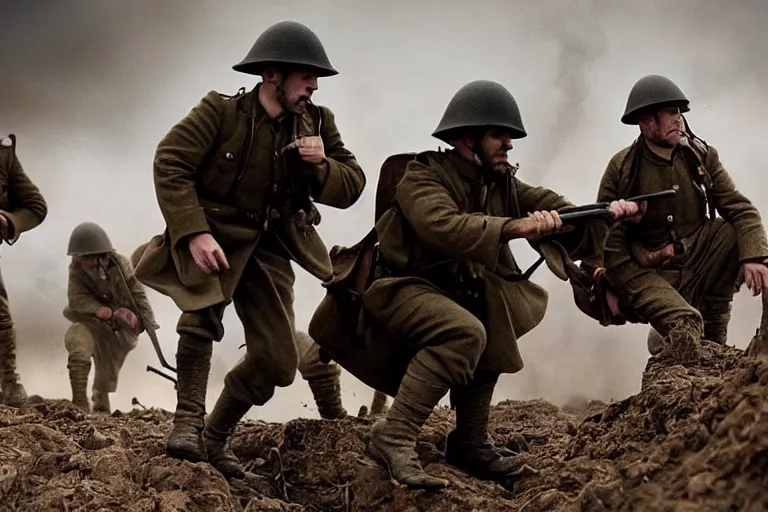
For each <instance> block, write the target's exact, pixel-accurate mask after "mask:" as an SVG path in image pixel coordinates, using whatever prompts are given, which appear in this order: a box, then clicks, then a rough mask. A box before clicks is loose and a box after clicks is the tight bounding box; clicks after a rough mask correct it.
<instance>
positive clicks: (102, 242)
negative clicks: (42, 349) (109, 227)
mask: <svg viewBox="0 0 768 512" xmlns="http://www.w3.org/2000/svg"><path fill="white" fill-rule="evenodd" d="M67 255H68V256H72V261H71V262H70V264H69V282H68V285H67V297H68V303H67V306H66V308H64V317H65V318H66V319H67V320H69V321H70V322H72V325H70V326H69V328H68V329H67V332H66V333H65V334H64V346H65V347H66V349H67V352H68V353H69V359H68V364H67V368H68V369H69V383H70V385H71V386H72V403H73V404H75V405H76V406H77V407H79V408H80V409H82V410H84V411H86V412H88V410H89V407H88V396H87V394H86V389H87V387H88V374H89V373H90V371H91V358H93V362H94V365H95V366H96V372H95V375H94V379H93V411H94V412H104V413H107V414H109V413H110V412H111V409H110V405H109V393H114V392H115V391H116V390H117V380H118V377H119V375H120V369H121V368H122V367H123V363H124V362H125V358H126V356H127V355H128V352H130V351H131V350H133V349H134V348H136V343H137V341H138V338H139V334H141V333H142V332H143V331H144V329H145V327H144V326H145V325H151V326H153V328H155V329H157V328H158V327H159V326H158V325H157V324H156V323H155V319H154V314H153V312H152V307H151V306H150V304H149V301H148V300H147V295H146V293H145V292H144V288H143V287H142V286H141V283H139V282H138V281H137V280H136V277H135V276H134V275H133V269H132V268H131V263H130V261H128V258H126V257H124V256H123V255H121V254H118V253H117V252H116V251H115V249H114V247H112V242H110V240H109V237H108V236H107V233H105V232H104V230H103V229H102V228H101V226H99V225H98V224H95V223H93V222H83V223H82V224H78V225H77V226H76V227H75V229H74V230H72V234H71V235H70V237H69V247H68V248H67Z"/></svg>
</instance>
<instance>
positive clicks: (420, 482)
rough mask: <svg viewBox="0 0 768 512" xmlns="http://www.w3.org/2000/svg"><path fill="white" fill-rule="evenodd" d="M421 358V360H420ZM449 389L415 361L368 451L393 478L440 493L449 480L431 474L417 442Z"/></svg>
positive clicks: (373, 434)
mask: <svg viewBox="0 0 768 512" xmlns="http://www.w3.org/2000/svg"><path fill="white" fill-rule="evenodd" d="M417 357H418V356H417ZM447 392H448V386H447V385H446V384H444V383H443V382H441V381H440V380H438V379H437V378H436V377H435V376H434V374H433V373H432V372H430V371H428V370H426V368H425V367H424V366H423V365H422V364H421V363H420V362H419V361H418V360H417V359H414V360H413V361H411V364H410V365H409V366H408V371H407V372H406V374H405V377H403V381H402V382H401V383H400V389H399V390H398V392H397V396H396V397H395V400H394V402H393V403H392V407H391V408H390V409H389V412H388V413H387V417H386V418H385V419H383V420H380V421H378V422H376V423H375V424H374V425H373V427H372V428H371V439H370V441H369V442H368V449H369V450H370V452H371V454H372V455H373V456H374V457H376V458H377V459H379V460H380V461H382V462H383V463H384V465H385V466H386V467H387V469H388V470H389V474H390V476H391V477H392V478H394V479H395V480H397V481H398V482H400V483H401V484H405V485H407V486H408V487H411V488H416V489H440V488H443V487H446V486H448V480H445V479H443V478H438V477H435V476H432V475H429V474H427V473H426V472H425V471H424V469H423V468H422V467H421V464H420V463H419V458H418V456H417V455H416V450H415V447H416V438H417V436H418V435H419V432H420V431H421V428H422V426H423V425H424V423H425V422H426V421H427V418H429V415H430V414H431V413H432V409H434V407H435V406H436V405H437V403H438V402H439V401H440V399H441V398H442V397H443V396H444V395H445V394H446V393H447Z"/></svg>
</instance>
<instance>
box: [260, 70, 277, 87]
mask: <svg viewBox="0 0 768 512" xmlns="http://www.w3.org/2000/svg"><path fill="white" fill-rule="evenodd" d="M261 78H262V80H264V82H265V83H272V84H278V83H280V79H281V78H282V75H281V73H280V70H278V69H277V68H275V67H266V68H264V71H263V72H262V73H261Z"/></svg>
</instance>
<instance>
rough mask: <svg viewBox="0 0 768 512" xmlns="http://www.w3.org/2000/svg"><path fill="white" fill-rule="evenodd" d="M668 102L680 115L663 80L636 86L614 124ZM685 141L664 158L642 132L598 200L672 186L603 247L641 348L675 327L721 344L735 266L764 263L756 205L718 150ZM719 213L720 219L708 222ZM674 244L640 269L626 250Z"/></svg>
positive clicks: (678, 94)
mask: <svg viewBox="0 0 768 512" xmlns="http://www.w3.org/2000/svg"><path fill="white" fill-rule="evenodd" d="M664 105H677V106H679V107H680V109H681V111H682V112H687V111H688V100H687V98H685V96H684V95H683V93H682V91H681V90H680V89H679V88H678V87H677V86H676V85H675V84H674V83H672V82H671V81H670V80H668V79H667V78H665V77H661V76H657V75H651V76H648V77H644V78H643V79H641V80H640V81H638V82H637V84H635V86H634V87H633V90H632V91H631V92H630V96H629V98H628V101H627V108H626V112H625V114H624V116H623V117H622V121H623V122H624V123H625V124H637V121H636V118H637V114H638V113H639V112H641V111H643V110H647V109H654V108H660V107H661V106H664ZM686 132H687V134H686V136H684V137H683V139H682V140H681V143H680V144H679V145H678V146H677V147H676V148H675V149H674V150H673V152H672V156H671V159H670V160H666V159H665V158H662V157H661V156H659V155H657V154H656V153H654V152H653V151H651V150H650V148H649V147H648V145H647V143H646V142H645V139H644V137H643V136H642V135H641V136H640V137H639V138H638V139H637V140H636V141H635V142H634V143H633V144H632V145H631V146H630V147H628V148H625V149H623V150H621V151H619V152H618V153H617V154H616V155H614V156H613V158H611V160H610V162H609V163H608V167H607V168H606V170H605V173H604V174H603V177H602V180H601V182H600V189H599V192H598V195H597V199H598V201H611V200H615V199H617V198H620V197H627V196H632V195H637V194H645V193H651V192H658V191H659V190H664V189H669V188H674V189H675V190H677V194H676V196H674V197H672V198H666V199H659V200H658V201H656V202H655V203H654V205H653V208H652V209H650V208H649V209H648V211H647V212H646V213H645V214H644V216H643V218H642V220H641V222H640V223H639V224H636V225H632V224H618V225H616V226H614V227H613V228H612V229H611V231H610V235H609V236H608V239H607V241H606V245H605V251H604V260H605V261H604V264H605V267H606V278H607V279H608V280H609V281H610V283H611V284H612V285H613V286H614V288H616V289H617V290H618V291H619V294H620V295H621V298H622V300H624V301H626V303H627V304H628V305H629V306H630V307H631V308H632V309H633V310H634V312H635V314H636V315H637V316H638V317H640V318H641V319H642V320H644V321H646V322H648V323H650V324H651V326H652V328H653V330H652V331H651V332H650V334H649V338H648V346H649V351H650V352H651V353H652V354H656V353H658V352H659V351H660V350H661V343H660V336H667V335H669V334H670V332H671V331H673V330H674V329H675V328H676V327H677V326H693V328H694V330H696V329H697V327H696V326H699V328H698V329H699V330H700V331H701V332H702V333H703V336H704V337H705V338H706V339H708V340H711V341H715V342H717V343H721V344H722V343H725V341H726V336H727V330H728V321H729V319H730V311H731V302H732V300H733V294H734V289H735V282H736V278H737V274H738V270H739V267H740V264H741V263H743V262H749V261H762V260H763V259H765V258H766V257H768V243H767V242H766V234H765V230H764V227H763V224H762V221H761V219H760V214H759V212H758V210H757V209H756V208H755V206H754V205H753V204H752V203H751V202H750V201H749V199H747V198H746V197H745V196H744V195H743V194H742V193H741V192H739V190H738V189H737V188H736V186H735V185H734V183H733V180H732V179H731V177H730V176H729V174H728V172H727V171H726V170H725V167H724V166H723V164H722V162H721V161H720V157H719V154H718V152H717V150H716V149H715V148H714V147H712V146H708V145H706V144H705V143H703V141H701V140H700V139H698V138H696V137H695V136H692V133H691V132H690V129H688V128H687V124H686ZM716 213H719V214H720V217H717V216H716ZM670 243H671V244H675V246H676V248H677V254H676V256H675V257H674V258H673V259H671V260H669V261H668V262H666V263H665V264H663V265H662V266H661V267H660V268H643V267H642V266H641V265H640V264H639V263H638V261H637V259H636V258H635V256H634V255H633V250H634V251H637V250H638V249H640V250H646V251H655V250H659V249H661V248H662V247H664V246H665V245H667V244H670Z"/></svg>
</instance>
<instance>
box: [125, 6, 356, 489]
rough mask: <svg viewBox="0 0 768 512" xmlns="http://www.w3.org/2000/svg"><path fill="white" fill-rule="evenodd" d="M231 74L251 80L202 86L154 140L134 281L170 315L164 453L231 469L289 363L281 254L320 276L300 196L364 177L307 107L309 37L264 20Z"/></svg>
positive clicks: (311, 226)
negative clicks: (218, 383) (217, 391)
mask: <svg viewBox="0 0 768 512" xmlns="http://www.w3.org/2000/svg"><path fill="white" fill-rule="evenodd" d="M234 69H235V70H237V71H240V72H243V73H246V74H251V75H260V76H261V77H262V81H261V83H259V84H258V85H256V86H255V88H254V89H252V90H251V91H250V92H247V93H246V92H244V89H241V91H240V92H239V93H238V94H237V95H235V96H233V97H225V96H223V95H221V94H219V93H217V92H215V91H211V92H209V93H208V94H207V95H206V96H205V97H204V98H203V99H202V101H200V103H199V104H198V105H197V106H195V107H194V108H193V109H192V111H191V112H190V113H189V114H188V115H187V116H186V117H185V118H184V119H182V120H181V121H180V122H179V123H178V124H176V125H175V126H174V127H172V128H171V129H170V131H169V132H168V133H167V135H166V136H165V137H164V138H163V140H162V141H161V142H160V144H159V146H158V148H157V153H156V155H155V166H154V176H155V189H156V194H157V199H158V203H159V205H160V209H161V211H162V213H163V216H164V218H165V222H166V229H165V232H164V233H163V234H162V235H156V236H155V237H153V238H152V239H151V240H150V241H149V242H148V243H147V244H145V246H144V247H143V248H139V250H140V251H141V252H142V253H143V254H141V256H140V260H139V262H138V265H137V267H136V275H137V277H138V279H139V280H140V281H142V282H143V283H144V284H146V285H147V286H149V287H151V288H153V289H155V290H157V291H158V292H160V293H162V294H164V295H167V296H169V297H171V298H172V299H173V300H174V302H175V303H176V305H177V306H178V307H179V309H181V311H182V314H181V317H180V319H179V322H178V324H177V327H176V329H177V332H178V333H179V343H178V350H177V352H176V365H177V377H178V401H177V407H176V411H175V414H174V420H173V428H172V430H171V432H170V434H169V436H168V439H167V441H166V451H167V453H168V455H170V456H172V457H177V458H181V459H186V460H190V461H206V460H207V461H209V462H210V463H211V464H212V465H213V466H214V467H216V468H217V469H218V470H219V471H220V472H221V473H223V474H224V475H226V476H235V477H237V476H242V475H243V468H242V466H241V465H240V463H239V462H238V460H237V459H236V458H235V456H234V455H233V454H232V451H231V450H230V448H229V439H230V437H231V435H232V432H233V430H234V428H235V426H236V424H237V422H238V421H239V420H240V419H241V418H242V417H243V416H244V415H245V414H246V412H247V411H248V410H249V409H250V408H251V406H253V405H263V404H265V403H266V402H267V401H268V400H269V399H270V398H271V397H272V395H273V394H274V390H275V387H277V386H280V387H284V386H288V385H290V384H291V383H292V382H293V380H294V377H295V374H296V369H297V366H298V364H299V356H298V351H297V348H296V333H295V325H294V311H293V300H294V292H293V285H294V281H295V275H294V272H293V269H292V268H291V261H294V262H296V263H297V264H298V265H300V266H301V267H302V268H304V269H305V270H307V271H308V272H309V273H310V274H312V275H314V276H315V277H317V278H318V279H321V280H323V281H326V280H329V279H331V277H332V275H333V273H332V268H331V263H330V259H329V256H328V250H327V248H326V246H325V244H324V243H323V241H322V239H321V238H320V236H319V234H318V233H317V231H316V229H315V225H317V224H318V223H319V222H320V215H319V213H318V211H317V209H316V208H315V205H314V202H317V203H321V204H325V205H328V206H332V207H335V208H340V209H345V208H348V207H350V206H351V205H353V204H354V203H355V202H356V201H357V199H358V197H359V196H360V194H361V193H362V191H363V188H364V186H365V182H366V179H365V174H364V173H363V171H362V169H361V168H360V165H359V164H358V163H357V160H356V158H355V156H354V154H352V152H350V151H349V150H348V149H347V148H346V147H345V146H344V143H343V141H342V138H341V135H340V134H339V130H338V129H337V127H336V122H335V121H334V115H333V113H332V112H331V110H329V109H328V108H326V107H322V106H317V105H315V104H313V103H312V102H311V101H310V100H311V97H312V94H313V93H314V92H315V91H316V90H317V88H318V77H326V76H332V75H336V74H337V73H338V72H337V71H336V70H335V69H334V68H333V66H331V64H330V62H329V60H328V57H327V55H326V53H325V49H324V48H323V45H322V43H321V42H320V40H319V39H318V37H317V36H316V35H315V34H314V32H312V31H311V30H310V29H309V28H307V27H306V26H304V25H302V24H300V23H296V22H292V21H284V22H280V23H277V24H275V25H273V26H271V27H269V28H268V29H267V30H266V31H265V32H264V33H263V34H262V35H261V36H259V38H258V39H257V40H256V42H255V43H254V45H253V47H252V48H251V50H250V52H249V53H248V55H247V56H246V57H245V59H244V60H243V61H242V62H240V63H238V64H236V65H235V66H234ZM232 301H234V303H235V310H236V312H237V314H238V316H239V318H240V320H241V321H242V322H243V328H244V333H245V343H246V347H247V351H246V354H245V356H244V357H243V358H242V359H241V360H240V361H239V362H238V363H237V364H236V365H235V366H234V367H233V368H232V369H231V370H230V372H229V373H228V374H227V376H226V379H225V382H224V390H223V391H222V393H221V395H220V396H219V398H218V400H217V402H216V405H215V407H214V409H213V411H211V414H210V415H209V417H208V419H207V421H206V424H204V414H205V395H206V385H207V382H208V374H209V370H210V361H211V351H212V347H213V341H214V340H215V341H220V340H221V339H222V337H223V335H224V327H223V325H222V322H221V320H222V315H223V313H224V309H225V307H226V306H227V305H228V304H229V303H230V302H232ZM204 427H205V434H204V435H203V432H202V430H203V428H204Z"/></svg>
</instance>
